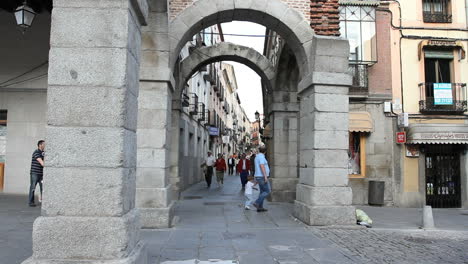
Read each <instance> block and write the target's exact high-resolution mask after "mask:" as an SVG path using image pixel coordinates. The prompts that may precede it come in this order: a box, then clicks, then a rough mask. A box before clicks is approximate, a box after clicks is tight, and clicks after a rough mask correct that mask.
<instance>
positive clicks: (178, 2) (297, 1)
mask: <svg viewBox="0 0 468 264" xmlns="http://www.w3.org/2000/svg"><path fill="white" fill-rule="evenodd" d="M282 1H283V2H286V3H288V5H289V6H290V7H292V8H294V9H296V10H298V11H299V12H301V13H302V14H303V15H304V17H305V18H306V19H307V20H309V19H310V0H282ZM193 2H196V0H195V1H194V0H171V1H169V13H170V18H171V19H173V18H174V17H176V16H177V15H178V14H179V13H180V12H182V11H183V10H184V9H185V8H186V7H188V6H189V5H191V4H192V3H193ZM336 2H338V0H336Z"/></svg>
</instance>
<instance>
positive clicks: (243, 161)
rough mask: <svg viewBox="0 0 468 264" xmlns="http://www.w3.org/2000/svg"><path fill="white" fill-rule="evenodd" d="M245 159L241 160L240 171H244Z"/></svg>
mask: <svg viewBox="0 0 468 264" xmlns="http://www.w3.org/2000/svg"><path fill="white" fill-rule="evenodd" d="M245 169H246V168H245V159H243V160H242V170H245Z"/></svg>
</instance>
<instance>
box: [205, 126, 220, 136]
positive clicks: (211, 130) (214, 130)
mask: <svg viewBox="0 0 468 264" xmlns="http://www.w3.org/2000/svg"><path fill="white" fill-rule="evenodd" d="M208 133H209V134H210V136H219V128H217V127H212V126H210V127H208Z"/></svg>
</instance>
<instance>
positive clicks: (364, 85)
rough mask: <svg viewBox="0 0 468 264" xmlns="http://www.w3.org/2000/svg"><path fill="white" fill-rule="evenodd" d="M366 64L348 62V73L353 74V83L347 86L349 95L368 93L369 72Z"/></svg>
mask: <svg viewBox="0 0 468 264" xmlns="http://www.w3.org/2000/svg"><path fill="white" fill-rule="evenodd" d="M367 67H368V65H367V64H350V65H349V67H348V73H349V74H350V75H351V76H353V84H352V85H351V87H349V94H350V95H357V96H359V95H367V94H368V93H369V74H368V71H367Z"/></svg>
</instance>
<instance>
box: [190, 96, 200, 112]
mask: <svg viewBox="0 0 468 264" xmlns="http://www.w3.org/2000/svg"><path fill="white" fill-rule="evenodd" d="M189 113H190V115H196V114H198V95H197V94H195V93H191V98H190V105H189Z"/></svg>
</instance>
